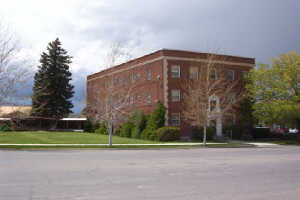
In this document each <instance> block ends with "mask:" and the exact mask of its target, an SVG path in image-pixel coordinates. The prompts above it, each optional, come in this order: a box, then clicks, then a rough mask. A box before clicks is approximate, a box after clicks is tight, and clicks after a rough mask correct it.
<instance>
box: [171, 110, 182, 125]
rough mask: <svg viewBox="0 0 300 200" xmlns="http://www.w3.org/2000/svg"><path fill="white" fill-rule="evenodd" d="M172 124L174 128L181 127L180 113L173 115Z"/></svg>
mask: <svg viewBox="0 0 300 200" xmlns="http://www.w3.org/2000/svg"><path fill="white" fill-rule="evenodd" d="M171 124H172V126H180V113H172V114H171Z"/></svg>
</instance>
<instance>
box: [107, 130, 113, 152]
mask: <svg viewBox="0 0 300 200" xmlns="http://www.w3.org/2000/svg"><path fill="white" fill-rule="evenodd" d="M112 134H113V125H110V128H109V133H108V146H109V147H112Z"/></svg>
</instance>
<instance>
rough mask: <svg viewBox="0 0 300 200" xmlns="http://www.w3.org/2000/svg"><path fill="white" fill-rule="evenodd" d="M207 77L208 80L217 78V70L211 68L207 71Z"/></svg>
mask: <svg viewBox="0 0 300 200" xmlns="http://www.w3.org/2000/svg"><path fill="white" fill-rule="evenodd" d="M209 78H210V80H217V78H218V77H217V70H216V69H211V70H210V73H209Z"/></svg>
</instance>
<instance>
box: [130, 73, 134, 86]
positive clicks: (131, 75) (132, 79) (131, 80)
mask: <svg viewBox="0 0 300 200" xmlns="http://www.w3.org/2000/svg"><path fill="white" fill-rule="evenodd" d="M130 82H131V84H133V83H134V74H133V73H131V74H130Z"/></svg>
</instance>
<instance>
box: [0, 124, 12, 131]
mask: <svg viewBox="0 0 300 200" xmlns="http://www.w3.org/2000/svg"><path fill="white" fill-rule="evenodd" d="M0 131H12V129H11V127H10V125H8V124H4V125H2V126H0Z"/></svg>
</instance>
